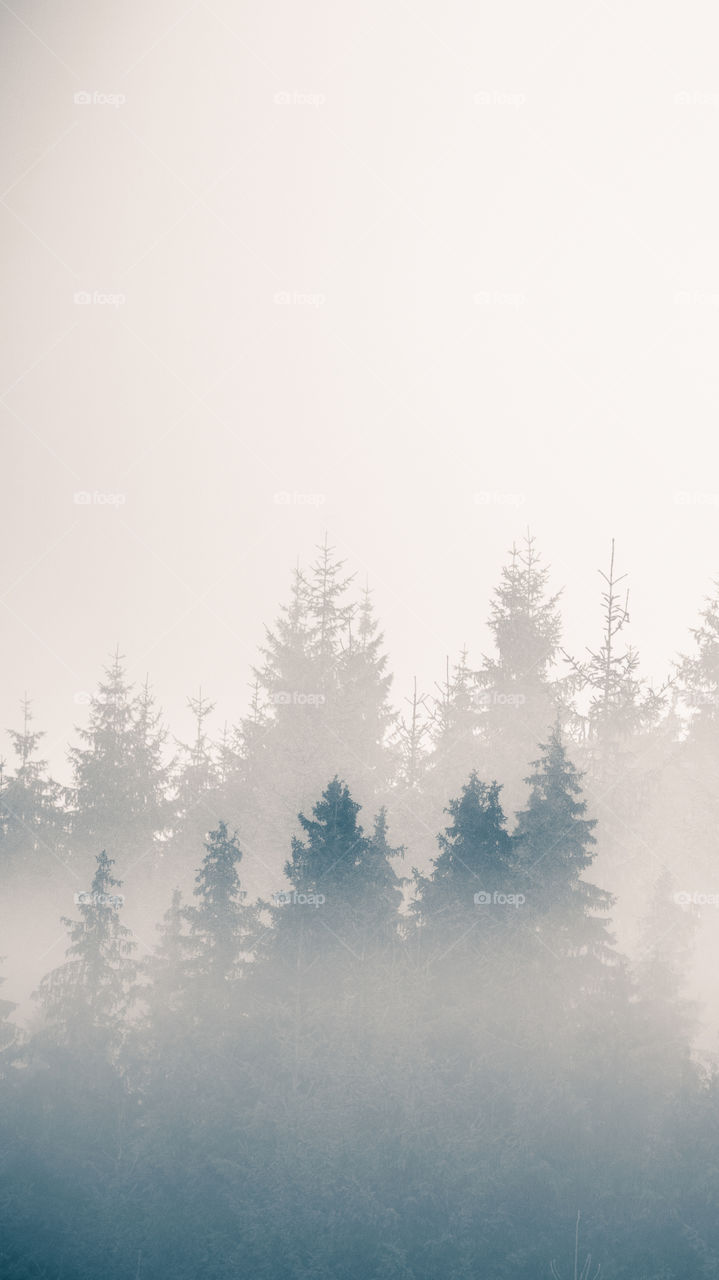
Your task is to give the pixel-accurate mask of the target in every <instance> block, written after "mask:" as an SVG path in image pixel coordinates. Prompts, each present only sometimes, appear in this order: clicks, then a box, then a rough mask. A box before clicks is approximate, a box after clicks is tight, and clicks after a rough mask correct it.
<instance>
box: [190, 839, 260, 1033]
mask: <svg viewBox="0 0 719 1280" xmlns="http://www.w3.org/2000/svg"><path fill="white" fill-rule="evenodd" d="M205 851H206V852H205V856H204V858H203V860H202V865H201V867H200V870H199V872H198V874H197V877H196V880H195V891H194V892H195V897H196V898H197V899H198V902H197V906H193V907H188V908H187V919H188V923H189V938H190V945H191V947H192V955H191V958H190V961H189V980H190V987H191V991H192V999H193V1001H194V1009H195V1016H196V1017H197V1018H199V1019H200V1020H203V1019H204V1018H205V1017H206V1016H207V1014H208V1012H209V1013H210V1014H213V1013H214V1014H217V1013H218V1012H222V1011H224V1010H226V1009H227V1008H229V1006H230V1004H231V1002H232V1001H233V999H234V997H235V990H236V987H237V983H238V982H239V980H240V979H241V977H242V975H243V973H244V970H245V967H246V964H247V962H248V956H249V952H250V951H251V947H252V941H253V933H254V928H255V912H254V910H253V909H252V908H251V907H249V906H247V905H246V904H245V901H244V898H245V894H244V891H243V889H242V887H241V883H240V878H239V875H238V872H237V864H238V862H239V861H240V859H241V858H242V851H241V850H240V847H239V844H238V842H237V837H236V835H235V834H233V835H230V834H229V833H228V831H227V826H226V824H225V823H224V822H222V821H221V822H220V823H219V824H218V826H217V828H216V829H215V830H213V831H211V832H210V833H209V836H208V839H207V841H206V843H205Z"/></svg>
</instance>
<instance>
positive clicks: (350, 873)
mask: <svg viewBox="0 0 719 1280" xmlns="http://www.w3.org/2000/svg"><path fill="white" fill-rule="evenodd" d="M359 811H360V805H359V804H357V803H356V802H355V801H354V800H353V799H352V796H351V794H350V791H349V788H348V787H347V786H346V784H345V783H343V782H341V781H340V779H339V778H337V777H336V776H335V777H334V778H333V780H332V781H331V782H330V784H329V786H328V787H327V788H326V789H325V791H323V793H322V797H321V799H320V800H319V801H318V802H317V803H316V804H315V805H314V807H313V810H312V813H313V817H312V818H307V817H305V815H304V814H300V815H299V822H300V825H301V827H302V830H303V832H304V838H303V839H300V838H298V837H297V836H295V837H293V839H292V854H291V857H290V858H289V859H288V861H287V863H286V864H285V875H286V876H287V879H288V880H289V882H290V889H289V890H288V891H278V893H277V894H276V895H275V900H276V902H277V903H278V905H277V907H276V911H275V921H276V926H277V946H278V948H279V949H280V952H283V951H284V953H285V954H286V955H287V956H289V957H290V962H292V963H294V956H295V955H299V956H300V957H301V962H302V963H305V964H312V963H314V962H315V961H316V959H317V957H318V955H324V956H325V957H329V956H330V955H331V956H332V957H333V962H334V963H336V962H339V961H345V960H346V959H347V957H348V956H349V957H351V958H355V959H356V958H360V959H361V958H362V957H363V956H364V954H365V953H366V952H369V951H371V950H372V949H373V948H374V947H376V946H381V945H384V944H387V943H390V942H392V941H393V940H394V939H395V938H396V936H397V929H398V924H399V919H398V910H399V907H400V905H401V901H402V889H401V885H402V881H401V879H400V878H399V877H398V875H397V874H396V872H395V870H394V868H393V866H392V859H393V858H395V857H397V856H399V855H400V854H401V853H402V850H401V849H396V848H392V847H391V846H390V844H389V842H388V839H387V824H386V815H385V813H384V811H381V812H380V814H379V816H378V817H377V819H376V822H375V826H374V831H373V834H372V835H371V836H366V835H365V833H364V830H363V828H362V826H361V825H360V823H359V822H358V814H359Z"/></svg>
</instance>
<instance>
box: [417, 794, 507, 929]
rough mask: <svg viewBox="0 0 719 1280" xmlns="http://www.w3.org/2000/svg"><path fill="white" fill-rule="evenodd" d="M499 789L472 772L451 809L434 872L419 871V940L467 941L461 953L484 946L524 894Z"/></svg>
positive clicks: (502, 924)
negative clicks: (427, 873)
mask: <svg viewBox="0 0 719 1280" xmlns="http://www.w3.org/2000/svg"><path fill="white" fill-rule="evenodd" d="M501 789H502V788H501V786H500V785H499V784H498V783H497V782H492V783H489V784H487V783H484V782H481V781H480V779H479V778H478V776H477V774H476V773H474V772H473V773H472V774H471V775H470V778H469V781H468V782H467V783H466V784H465V785H464V786H463V787H462V791H461V793H460V795H459V797H458V798H456V799H453V800H451V801H450V803H449V805H448V807H447V813H448V814H449V817H450V819H451V821H450V823H449V825H448V826H447V827H446V829H445V830H444V832H443V833H441V834H440V835H439V836H438V837H437V841H438V844H439V850H440V852H439V854H438V856H437V857H436V858H435V859H434V862H433V870H432V873H431V875H429V876H423V875H421V874H419V873H417V872H416V873H415V880H416V887H417V893H416V899H415V902H414V904H413V911H414V914H415V916H416V918H417V919H418V921H419V924H420V938H423V937H424V936H426V937H427V939H428V942H429V944H430V945H431V946H439V947H440V948H441V949H443V948H451V949H455V948H460V944H463V945H462V947H461V948H460V950H459V951H458V954H464V953H465V952H466V951H467V950H476V949H478V948H482V947H484V946H485V944H486V940H487V938H488V936H489V935H490V934H493V933H494V932H495V931H496V929H497V928H503V927H504V926H506V924H507V922H508V921H509V919H510V918H511V915H512V909H513V907H514V903H513V899H514V897H515V895H521V894H522V890H523V883H522V881H521V877H520V872H519V868H518V866H517V860H516V857H515V853H514V849H513V844H512V839H511V837H510V835H509V834H508V832H507V823H506V818H505V816H504V812H503V809H502V805H501V802H500V792H501ZM514 910H515V912H516V907H514Z"/></svg>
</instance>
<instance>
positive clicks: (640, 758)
mask: <svg viewBox="0 0 719 1280" xmlns="http://www.w3.org/2000/svg"><path fill="white" fill-rule="evenodd" d="M600 577H601V579H602V582H603V583H604V590H603V592H602V608H603V616H604V625H603V634H602V642H601V645H600V646H599V648H598V649H594V650H592V649H590V650H589V652H588V657H587V659H586V660H585V661H583V662H577V661H575V660H573V659H571V658H568V659H567V660H568V661H569V662H570V664H571V666H572V669H573V672H574V675H575V678H576V680H577V682H578V684H579V686H580V691H581V696H582V697H583V699H584V703H585V706H584V716H583V723H584V741H583V743H582V744H581V746H580V752H579V760H580V763H581V765H582V767H583V769H584V772H585V777H586V784H585V785H586V791H587V798H588V800H589V803H590V805H591V808H592V811H593V812H594V813H595V815H596V817H597V819H598V821H599V826H600V830H601V832H602V850H601V855H600V867H601V874H602V878H603V880H604V882H605V883H606V884H608V885H609V887H610V888H611V890H612V893H613V894H614V895H615V897H616V899H617V904H618V905H617V910H616V912H615V924H616V926H617V929H618V933H619V937H620V938H621V939H622V941H623V945H627V943H629V942H630V941H631V935H632V932H633V920H632V912H633V911H634V910H635V904H636V903H637V902H638V901H641V900H643V899H645V898H646V895H647V893H648V892H649V890H650V887H651V881H650V880H648V876H650V875H651V874H652V864H651V863H650V862H649V861H648V860H647V857H646V842H645V841H644V839H643V838H642V835H641V832H642V830H647V829H649V827H650V823H651V817H650V814H651V809H652V807H653V806H654V804H655V796H656V793H657V791H658V790H661V778H660V770H661V769H662V768H663V765H664V763H665V761H666V741H665V737H664V734H663V732H662V727H661V723H660V716H661V712H662V709H663V706H664V702H665V698H664V690H663V689H662V690H660V691H659V692H656V691H655V690H653V689H652V688H651V686H650V685H649V684H648V683H647V681H645V680H644V679H643V678H642V677H641V675H640V673H639V655H638V653H637V651H636V650H635V649H634V647H633V646H632V645H631V644H630V643H628V641H627V638H626V629H627V627H628V625H629V620H630V618H629V593H628V591H627V590H626V588H625V587H623V586H622V584H623V583H624V580H625V578H626V574H620V575H617V572H616V568H615V548H614V541H613V540H612V544H611V555H610V561H609V569H608V572H606V573H604V572H603V571H601V572H600ZM565 657H567V655H565Z"/></svg>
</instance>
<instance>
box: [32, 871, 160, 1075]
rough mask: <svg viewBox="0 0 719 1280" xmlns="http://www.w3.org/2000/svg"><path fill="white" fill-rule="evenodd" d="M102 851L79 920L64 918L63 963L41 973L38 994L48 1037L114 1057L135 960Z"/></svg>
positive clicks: (83, 894)
mask: <svg viewBox="0 0 719 1280" xmlns="http://www.w3.org/2000/svg"><path fill="white" fill-rule="evenodd" d="M113 861H114V860H113V859H112V858H108V856H107V854H106V853H105V851H104V850H103V852H102V853H100V854H99V855H98V857H97V859H96V870H95V874H94V876H93V879H92V884H91V886H90V888H89V890H87V891H81V892H80V893H79V894H78V895H77V896H78V898H79V903H78V908H79V915H80V918H79V920H71V919H69V918H67V917H63V924H64V925H65V927H66V928H67V930H68V934H69V946H68V948H67V953H66V959H65V962H64V963H63V964H62V965H60V967H59V968H57V969H54V970H53V971H52V973H50V974H48V975H47V976H46V977H45V978H43V980H42V982H41V984H40V987H39V990H38V993H37V999H38V1000H39V1003H40V1005H41V1008H42V1011H43V1014H44V1018H45V1025H46V1029H47V1035H48V1037H49V1038H50V1039H51V1040H52V1041H53V1042H54V1043H57V1044H61V1045H65V1046H67V1047H69V1048H72V1049H73V1050H75V1051H77V1052H80V1051H85V1050H89V1051H92V1052H99V1053H101V1054H102V1055H103V1056H105V1057H106V1058H107V1059H108V1060H112V1059H114V1057H115V1054H116V1052H117V1049H118V1046H119V1044H120V1042H121V1040H122V1036H123V1033H124V1026H125V1015H126V1012H127V1008H128V1002H129V997H130V991H131V989H132V986H133V983H134V980H135V975H136V965H135V960H134V953H135V943H134V942H133V941H132V933H131V930H130V929H127V928H126V927H125V926H124V925H123V924H122V923H121V908H122V898H121V895H119V894H118V892H117V891H118V890H119V889H120V888H121V886H122V881H120V880H116V879H115V878H114V877H113V875H112V872H111V868H112V866H113Z"/></svg>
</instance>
